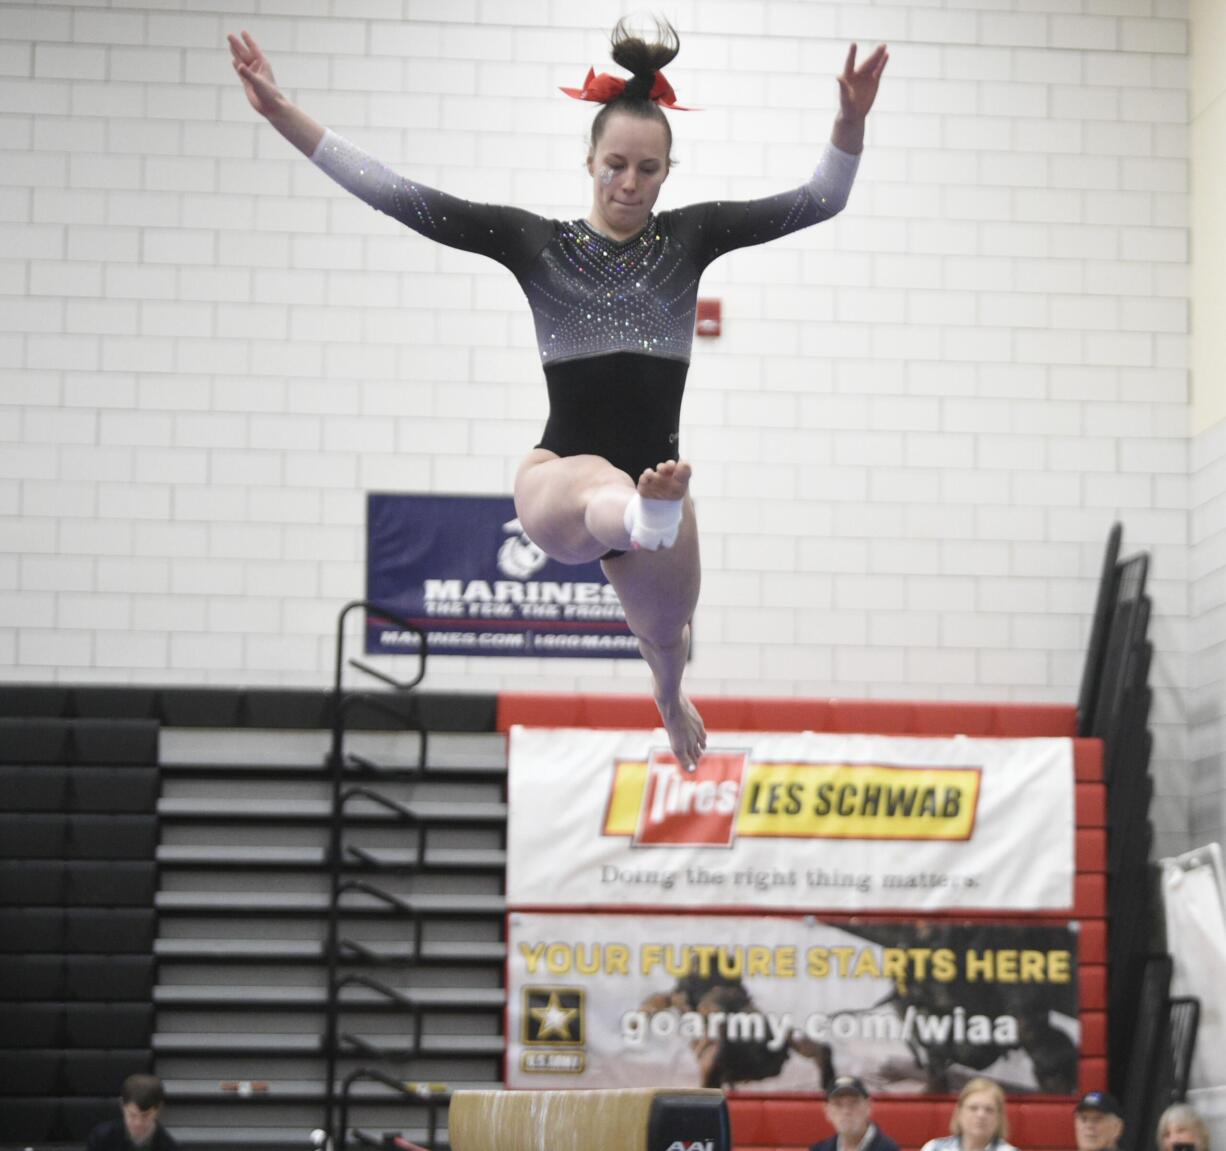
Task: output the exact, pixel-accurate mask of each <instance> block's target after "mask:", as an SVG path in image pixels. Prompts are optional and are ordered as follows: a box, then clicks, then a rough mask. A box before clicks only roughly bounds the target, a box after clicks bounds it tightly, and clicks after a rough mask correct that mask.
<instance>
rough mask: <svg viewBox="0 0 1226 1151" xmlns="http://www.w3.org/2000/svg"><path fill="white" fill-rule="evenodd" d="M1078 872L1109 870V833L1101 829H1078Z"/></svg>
mask: <svg viewBox="0 0 1226 1151" xmlns="http://www.w3.org/2000/svg"><path fill="white" fill-rule="evenodd" d="M1076 852H1077V870H1078V871H1106V870H1107V832H1106V830H1105V829H1104V828H1101V827H1089V828H1085V829H1082V828H1078V830H1077V846H1076Z"/></svg>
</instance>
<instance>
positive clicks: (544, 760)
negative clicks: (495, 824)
mask: <svg viewBox="0 0 1226 1151" xmlns="http://www.w3.org/2000/svg"><path fill="white" fill-rule="evenodd" d="M662 744H664V739H663V732H657V733H654V734H653V733H651V732H625V731H622V732H618V731H593V730H588V729H544V728H523V727H516V728H514V729H512V732H511V739H510V755H509V783H508V797H509V824H508V844H507V901H508V904H509V905H510V906H512V907H620V908H625V907H643V908H647V909H651V910H656V909H669V908H688V909H694V910H704V909H709V908H723V909H740V910H751V911H757V910H761V909H764V908H769V909H772V910H782V911H788V910H793V911H811V910H835V909H840V910H841V909H846V910H855V911H869V910H874V911H941V910H957V909H964V910H971V909H986V910H1011V911H1018V910H1040V909H1042V910H1063V909H1068V908H1070V907H1071V906H1072V901H1073V878H1074V868H1075V865H1074V831H1075V828H1074V809H1073V799H1074V795H1073V753H1072V744H1071V742H1070V741H1069V740H1067V739H1025V740H976V739H963V738H955V739H915V738H889V737H884V736H859V735H824V734H815V733H812V732H805V733H792V734H771V733H763V732H741V733H735V732H721V733H713V734H712V735H711V737H710V742H709V746H708V750H707V753H706V754H705V755H704V756H703V758H702V761H701V763H700V764H699V766H698V769H697V771H695V772H693V773H688V772H684V771H682V770H681V769H680V768H679V767H678V765H677V763H676V760H675V759H674V758H673V757H672V755H671V754H670V753H669V752H668V750H667V745H666V744H664V746H661V745H662Z"/></svg>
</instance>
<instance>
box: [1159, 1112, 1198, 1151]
mask: <svg viewBox="0 0 1226 1151" xmlns="http://www.w3.org/2000/svg"><path fill="white" fill-rule="evenodd" d="M1176 1147H1191V1148H1193V1151H1209V1128H1208V1127H1207V1126H1206V1125H1205V1121H1204V1120H1203V1119H1202V1118H1201V1117H1200V1116H1199V1115H1198V1114H1197V1113H1196V1108H1195V1107H1193V1106H1192V1105H1191V1104H1190V1103H1173V1104H1171V1106H1170V1107H1168V1108H1167V1109H1166V1110H1165V1111H1163V1112H1162V1118H1161V1119H1159V1120H1158V1151H1175V1148H1176Z"/></svg>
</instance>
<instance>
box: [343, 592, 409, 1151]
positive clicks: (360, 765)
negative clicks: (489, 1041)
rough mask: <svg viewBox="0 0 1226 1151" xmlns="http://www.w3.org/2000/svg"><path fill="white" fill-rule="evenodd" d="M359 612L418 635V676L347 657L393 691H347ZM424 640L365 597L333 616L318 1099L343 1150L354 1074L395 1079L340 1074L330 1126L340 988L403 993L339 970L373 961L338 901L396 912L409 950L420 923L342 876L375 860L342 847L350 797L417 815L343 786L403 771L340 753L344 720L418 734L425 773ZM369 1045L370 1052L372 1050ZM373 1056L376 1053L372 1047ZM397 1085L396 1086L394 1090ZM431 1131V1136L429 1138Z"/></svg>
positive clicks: (369, 1071)
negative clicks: (370, 716) (363, 716)
mask: <svg viewBox="0 0 1226 1151" xmlns="http://www.w3.org/2000/svg"><path fill="white" fill-rule="evenodd" d="M358 609H365V610H366V611H368V612H371V613H375V614H378V615H379V616H382V617H384V618H386V619H389V620H391V621H392V622H393V623H395V624H398V625H399V626H400V627H401V628H403V629H404V630H406V631H410V632H413V633H415V634H416V635H417V637H418V640H419V644H420V646H419V649H418V666H417V674H416V675H415V676H413V678H412V679H409V680H407V681H401V680H398V679H396V678H394V677H393V676H390V675H388V674H387V673H386V672H383V671H380V670H379V669H377V668H374V667H371V666H370V665H369V664H367V663H364V662H363V661H361V660H359V659H356V658H350V659H349V660H348V661H347V662H348V666H350V667H353V668H356V669H357V670H359V671H361V672H363V673H365V674H366V675H369V676H371V677H373V678H374V679H377V680H379V681H380V682H381V683H383V684H386V685H387V686H388V687H391V688H392V689H393V693H392V694H389V693H387V692H380V693H379V694H377V695H376V694H372V693H370V692H361V691H347V690H346V688H345V683H344V672H345V666H346V660H345V624H346V620H347V618H348V616H349V614H350V613H351V612H353V611H355V610H358ZM428 654H429V652H428V643H427V638H426V634H425V633H424V632H423V631H422V630H421V629H420V628H419V627H417V625H415V624H414V623H412V622H411V621H410V620H407V619H405V618H404V617H403V616H400V615H398V614H397V613H395V612H392V611H388V610H387V609H386V608H385V607H383V606H381V605H379V604H374V603H371V602H369V601H368V600H353V601H351V602H349V603H347V604H346V605H345V606H344V607H343V608H342V609H341V611H340V614H339V615H338V617H337V621H336V660H335V667H334V675H333V688H332V691H333V697H332V698H333V706H332V742H331V747H330V750H329V752H328V760H327V765H328V768H329V774H330V778H331V796H332V806H331V822H330V828H329V840H328V854H327V860H328V870H329V881H330V882H329V900H328V930H327V938H326V944H325V951H326V958H327V992H328V994H327V1001H326V1006H325V1016H324V1057H325V1060H326V1068H325V1096H324V1122H323V1130H324V1131H326V1132H327V1133H328V1134H329V1136H330V1137H331V1146H332V1147H333V1148H341V1149H343V1148H344V1147H345V1143H346V1126H347V1124H348V1100H349V1089H350V1087H351V1086H352V1084H353V1083H354V1082H357V1081H358V1080H359V1079H362V1078H365V1079H375V1080H378V1081H379V1082H382V1083H384V1084H385V1085H393V1086H394V1085H396V1084H397V1083H398V1082H399V1081H397V1080H395V1079H394V1078H393V1077H391V1076H388V1075H385V1074H384V1073H383V1072H381V1071H378V1070H376V1069H373V1068H362V1069H360V1071H359V1072H353V1073H351V1074H350V1075H348V1076H346V1077H345V1081H344V1083H343V1084H342V1085H341V1088H340V1098H341V1102H342V1107H341V1111H340V1115H339V1124H338V1125H336V1126H334V1125H333V1120H334V1118H336V1117H337V1114H336V1111H337V1096H338V1087H337V1061H338V1057H339V1055H340V1049H341V1045H342V1036H341V1034H340V1012H341V1001H340V993H341V991H342V990H343V989H344V988H345V987H347V986H350V985H353V984H363V985H365V986H367V987H369V988H370V989H372V990H376V991H377V992H379V993H380V994H386V995H387V996H388V997H390V998H391V999H393V1000H397V1001H398V1000H400V999H406V998H407V997H405V996H403V995H401V994H400V993H399V992H396V991H394V990H393V989H392V988H390V987H388V986H387V985H386V984H383V983H382V982H381V981H379V980H375V979H374V978H373V977H370V976H360V975H345V976H342V975H341V974H340V965H341V963H342V962H346V961H350V962H351V961H353V960H355V959H357V960H359V961H366V960H368V959H371V958H374V953H373V952H371V950H370V949H369V948H366V947H364V946H362V945H361V944H357V943H354V942H353V941H351V940H344V939H341V937H340V920H341V911H342V908H341V898H342V896H343V895H344V894H345V893H346V892H348V891H362V892H365V893H366V894H368V895H371V896H373V897H374V898H376V899H379V900H381V901H383V902H384V903H387V904H388V905H389V906H391V907H392V908H393V909H394V910H395V911H398V912H402V913H404V914H406V915H409V916H411V917H412V919H413V921H414V924H415V933H414V939H415V947H416V948H418V949H420V946H421V921H420V919H419V918H418V917H417V916H416V915H415V914H414V912H413V909H412V905H411V904H410V903H409V902H408V901H406V900H403V899H400V898H399V897H398V896H394V895H391V894H390V893H388V892H385V891H383V890H381V889H380V888H378V887H377V886H375V885H374V884H370V883H365V882H363V881H360V880H353V879H346V878H345V875H344V871H345V868H346V865H349V866H352V865H353V864H355V863H356V864H359V865H362V866H365V867H370V866H372V864H373V865H377V863H378V861H377V859H375V857H373V856H371V855H370V853H368V852H365V851H364V850H362V849H361V848H353V847H348V846H346V844H345V828H346V820H347V808H348V806H349V804H350V802H351V801H352V800H354V799H364V800H366V801H367V802H372V803H375V804H376V805H377V806H380V807H382V808H384V809H385V810H387V811H390V812H392V813H393V814H394V815H396V816H397V818H400V819H404V820H406V821H409V822H415V821H416V817H415V816H414V815H413V813H412V810H411V808H409V807H407V806H406V805H405V804H403V803H401V802H399V801H398V800H394V799H390V798H389V797H387V796H385V795H382V794H380V793H379V792H378V791H376V790H375V789H374V788H373V787H371V786H368V785H367V784H365V783H363V784H358V785H354V786H349V780H350V779H351V778H352V776H353V774H354V771H355V770H356V771H357V772H361V773H362V774H364V775H365V776H367V777H370V776H375V777H379V776H381V775H383V776H389V777H390V776H392V775H395V774H401V775H403V774H404V771H403V770H401V771H400V772H399V773H397V772H396V771H389V770H385V769H382V768H380V766H379V765H377V764H375V763H373V762H372V761H370V760H369V759H367V758H364V757H362V756H357V755H351V756H347V755H346V752H345V737H346V734H347V732H348V729H349V724H350V722H351V720H352V716H353V713H354V712H355V711H357V710H358V709H359V708H365V709H367V710H368V711H374V712H377V713H379V714H380V715H382V716H384V717H386V718H388V719H390V720H391V721H392V722H393V724H394V725H395V726H396V729H397V730H400V731H405V732H411V733H415V734H417V736H418V737H419V741H418V763H417V767H416V769H411V770H413V771H414V773H415V774H418V775H420V774H422V773H424V771H425V764H426V755H427V749H428V737H427V733H426V731H425V730H424V728H422V727H421V726H420V725H419V724H418V723H417V721H416V718H415V715H414V709H413V707H412V699H411V696H410V694H409V693H411V692H412V691H413V689H414V688H416V687H417V685H418V684H420V683H421V681H422V680H423V679H424V677H425V674H426V660H427V656H428ZM418 848H419V850H418V861H419V862H420V861H422V860H423V859H424V850H425V837H424V833H423V832H421V831H420V830H419V834H418ZM415 1018H416V1023H415V1035H419V1034H420V1028H421V1018H420V1009H416V1010H415ZM344 1040H345V1046H346V1047H348V1048H349V1049H350V1050H352V1049H353V1048H354V1046H355V1044H354V1042H353V1037H352V1036H345V1037H344ZM371 1050H373V1049H371ZM375 1054H377V1052H375ZM397 1089H399V1088H397ZM432 1140H433V1136H432V1137H431V1141H432Z"/></svg>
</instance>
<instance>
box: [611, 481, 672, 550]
mask: <svg viewBox="0 0 1226 1151" xmlns="http://www.w3.org/2000/svg"><path fill="white" fill-rule="evenodd" d="M625 524H626V531H628V532H629V533H630V546H631V547H632V548H641V549H643V550H644V551H649V552H653V551H655V550H656V549H657V548H661V547H665V548H671V547H672V546H673V544H674V543H676V542H677V532H678V531H679V530H680V529H681V501H680V500H652V499H646V498H645V497H643V496H640V495H639V494H638V492H635V493H634V495H633V496H632V497H631V500H630V502H629V503H628V504H627V505H626V519H625Z"/></svg>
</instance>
